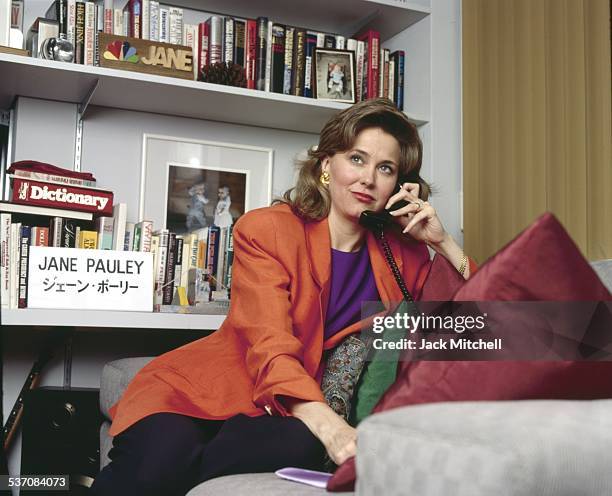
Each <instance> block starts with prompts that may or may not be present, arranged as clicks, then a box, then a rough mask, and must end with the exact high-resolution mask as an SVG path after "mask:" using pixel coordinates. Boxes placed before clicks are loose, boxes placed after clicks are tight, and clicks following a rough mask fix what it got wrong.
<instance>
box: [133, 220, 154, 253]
mask: <svg viewBox="0 0 612 496" xmlns="http://www.w3.org/2000/svg"><path fill="white" fill-rule="evenodd" d="M137 225H139V226H140V239H139V245H138V251H144V252H150V251H151V238H152V237H153V222H152V221H150V220H143V221H142V222H139V223H138V224H137Z"/></svg>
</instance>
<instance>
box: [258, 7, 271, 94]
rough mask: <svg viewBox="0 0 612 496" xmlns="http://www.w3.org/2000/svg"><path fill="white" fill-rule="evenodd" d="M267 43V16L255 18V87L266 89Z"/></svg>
mask: <svg viewBox="0 0 612 496" xmlns="http://www.w3.org/2000/svg"><path fill="white" fill-rule="evenodd" d="M267 43H268V18H267V17H258V18H257V56H256V61H255V87H256V88H257V89H258V90H261V91H265V89H266V46H267Z"/></svg>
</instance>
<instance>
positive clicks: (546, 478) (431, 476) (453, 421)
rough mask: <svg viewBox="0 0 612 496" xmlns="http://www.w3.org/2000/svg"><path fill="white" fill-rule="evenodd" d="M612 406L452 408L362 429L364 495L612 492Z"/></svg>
mask: <svg viewBox="0 0 612 496" xmlns="http://www.w3.org/2000/svg"><path fill="white" fill-rule="evenodd" d="M610 453H612V400H597V401H550V400H546V401H505V402H501V401H500V402H449V403H433V404H426V405H416V406H409V407H403V408H398V409H395V410H390V411H388V412H384V413H380V414H376V415H372V416H371V417H369V418H368V419H366V420H365V421H364V422H362V423H361V424H360V425H359V428H358V453H357V458H356V462H357V478H358V482H357V494H363V495H367V494H385V495H393V494H397V495H400V494H418V495H420V496H432V495H448V494H453V495H457V496H461V495H466V496H467V495H469V496H480V495H482V496H484V495H486V496H490V495H492V494H494V495H495V496H501V495H506V494H507V495H510V494H512V495H551V496H552V495H555V496H563V495H567V496H572V495H576V494H581V495H593V496H595V495H601V494H612V470H610V462H609V460H610Z"/></svg>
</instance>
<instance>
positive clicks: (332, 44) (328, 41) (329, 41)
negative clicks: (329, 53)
mask: <svg viewBox="0 0 612 496" xmlns="http://www.w3.org/2000/svg"><path fill="white" fill-rule="evenodd" d="M324 36H325V42H324V43H323V48H336V37H335V36H334V35H333V34H326V35H324Z"/></svg>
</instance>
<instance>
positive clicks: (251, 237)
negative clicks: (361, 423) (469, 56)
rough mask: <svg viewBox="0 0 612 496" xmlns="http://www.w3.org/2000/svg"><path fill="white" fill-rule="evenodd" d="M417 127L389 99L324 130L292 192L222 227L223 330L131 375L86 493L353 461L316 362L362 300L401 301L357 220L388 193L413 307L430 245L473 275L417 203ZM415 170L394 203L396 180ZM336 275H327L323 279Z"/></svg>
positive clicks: (355, 326)
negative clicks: (226, 283) (227, 295)
mask: <svg viewBox="0 0 612 496" xmlns="http://www.w3.org/2000/svg"><path fill="white" fill-rule="evenodd" d="M421 156H422V145H421V142H420V139H419V137H418V134H417V131H416V128H415V127H414V126H413V125H412V124H411V123H410V122H409V121H408V120H407V119H406V116H405V115H404V114H403V113H402V112H400V111H399V110H397V109H396V108H395V107H394V106H393V104H392V103H391V102H390V101H388V100H385V99H379V100H369V101H365V102H361V103H358V104H356V105H353V106H352V107H350V108H348V109H346V110H344V111H342V112H340V113H339V114H337V115H336V116H334V117H333V118H332V119H331V120H330V121H329V122H328V123H327V124H326V125H325V127H324V128H323V130H322V132H321V136H320V140H319V145H318V147H317V148H316V149H312V150H310V152H309V156H308V158H307V159H306V160H305V161H304V162H303V163H302V164H301V169H300V173H299V178H298V182H297V185H296V186H295V188H293V189H292V190H289V191H288V192H287V193H285V196H284V198H283V200H281V201H279V202H277V204H276V205H274V206H272V207H267V208H261V209H257V210H254V211H251V212H249V213H247V214H245V215H243V216H242V217H241V218H240V219H239V220H238V221H237V222H236V224H235V225H234V231H233V232H234V265H233V279H232V303H231V306H230V311H229V314H228V316H227V318H226V320H225V321H224V323H223V325H222V326H221V328H220V329H219V330H218V331H217V332H215V333H213V334H211V335H210V336H208V337H206V338H204V339H201V340H198V341H195V342H193V343H190V344H188V345H186V346H183V347H181V348H179V349H176V350H174V351H171V352H169V353H166V354H164V355H162V356H160V357H158V358H156V359H155V360H153V361H152V362H151V363H150V364H149V365H147V366H146V367H145V368H144V369H142V370H141V371H140V372H139V374H138V375H137V376H136V377H135V378H134V380H133V381H132V382H131V383H130V385H129V387H128V388H127V390H126V392H125V394H124V396H123V397H122V399H121V400H120V401H119V403H118V404H117V405H115V406H114V407H113V409H112V410H111V413H112V415H113V425H112V427H111V431H110V433H111V435H113V436H115V438H114V447H113V449H112V450H111V453H110V456H111V459H112V462H111V463H110V464H109V465H108V466H107V467H106V468H105V469H104V470H103V471H102V472H101V473H100V475H99V476H98V478H97V479H96V482H95V483H94V487H93V493H94V494H98V495H103V494H108V495H111V494H113V495H117V494H130V495H136V494H147V495H152V494H160V495H161V494H164V495H170V494H184V493H185V492H186V491H187V490H188V489H189V488H190V487H193V486H195V485H197V484H198V483H200V482H202V481H204V480H207V479H210V478H213V477H217V476H220V475H226V474H234V473H245V472H266V471H272V470H276V469H278V468H281V467H285V466H298V467H303V468H312V469H319V468H321V465H322V462H323V459H324V455H325V452H327V454H328V455H329V456H330V458H331V459H332V460H333V461H334V462H335V463H337V464H340V463H342V462H343V461H344V460H346V459H347V458H348V457H350V456H353V455H354V454H355V450H356V431H355V429H354V428H352V427H351V426H350V425H349V424H348V423H347V422H346V421H345V420H344V419H343V418H342V417H340V416H339V415H337V414H336V413H335V412H334V411H333V410H332V409H331V408H330V407H329V406H328V405H327V404H326V403H325V400H324V397H323V394H322V392H321V388H320V379H321V376H322V373H323V365H322V353H323V350H324V349H330V348H333V347H334V346H335V345H336V344H337V343H339V342H340V341H341V340H342V339H343V338H344V337H345V336H347V335H349V334H351V333H354V332H356V331H358V330H359V328H360V323H359V318H360V315H359V313H360V312H359V310H360V305H359V303H360V302H361V301H365V300H382V301H383V302H387V303H388V302H397V301H400V300H401V299H402V293H401V291H400V289H399V288H398V286H397V284H396V281H395V280H394V278H393V275H392V273H391V270H390V269H389V267H388V265H387V262H386V260H385V256H384V253H383V251H382V248H381V247H380V245H379V242H378V241H377V239H376V238H375V236H374V235H373V234H372V232H370V231H368V230H366V229H364V228H363V227H362V226H361V225H360V224H359V216H360V214H361V212H362V211H364V210H374V211H377V212H380V211H382V210H383V209H385V208H387V207H389V206H391V205H392V204H394V203H395V202H397V201H398V200H400V199H403V200H407V201H409V202H411V203H409V204H408V205H406V206H404V207H403V208H400V209H399V210H397V211H395V212H393V214H392V215H393V216H394V217H395V219H396V222H397V225H398V227H399V228H400V229H397V230H393V229H389V230H388V232H387V233H386V238H387V239H388V241H389V244H390V247H391V251H392V253H393V256H394V259H395V261H396V263H397V265H398V267H399V270H400V272H401V273H402V276H403V278H404V280H405V283H406V287H407V288H408V290H409V291H410V292H411V294H412V295H413V296H414V297H415V299H418V297H419V295H420V291H421V288H422V286H423V282H424V280H425V278H426V276H427V273H428V270H429V268H430V265H431V261H430V259H429V252H428V249H427V246H430V247H431V248H433V249H434V250H435V251H436V252H437V253H439V254H440V255H442V256H444V257H446V258H447V259H448V260H449V261H450V262H451V263H452V264H453V265H454V266H455V267H456V268H457V270H458V271H460V272H461V273H462V274H463V276H464V277H466V278H467V277H469V272H470V267H469V266H468V265H469V264H468V263H467V257H465V256H464V255H463V252H462V250H461V248H460V247H459V246H458V245H457V244H456V243H455V241H454V240H453V239H452V237H451V236H449V235H448V233H446V232H445V230H444V228H443V227H442V224H441V223H440V220H439V219H438V217H437V214H436V212H435V210H434V208H433V207H432V206H431V205H430V204H429V203H428V202H427V201H424V200H426V198H427V195H428V193H429V187H428V185H427V184H426V183H425V182H424V181H423V180H422V179H420V178H419V175H418V174H419V171H420V167H421ZM400 177H413V178H415V179H416V181H415V182H412V183H402V185H401V186H402V187H401V190H399V192H397V193H395V194H392V192H393V190H394V188H395V186H396V183H397V182H398V178H400ZM332 267H333V270H332Z"/></svg>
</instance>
